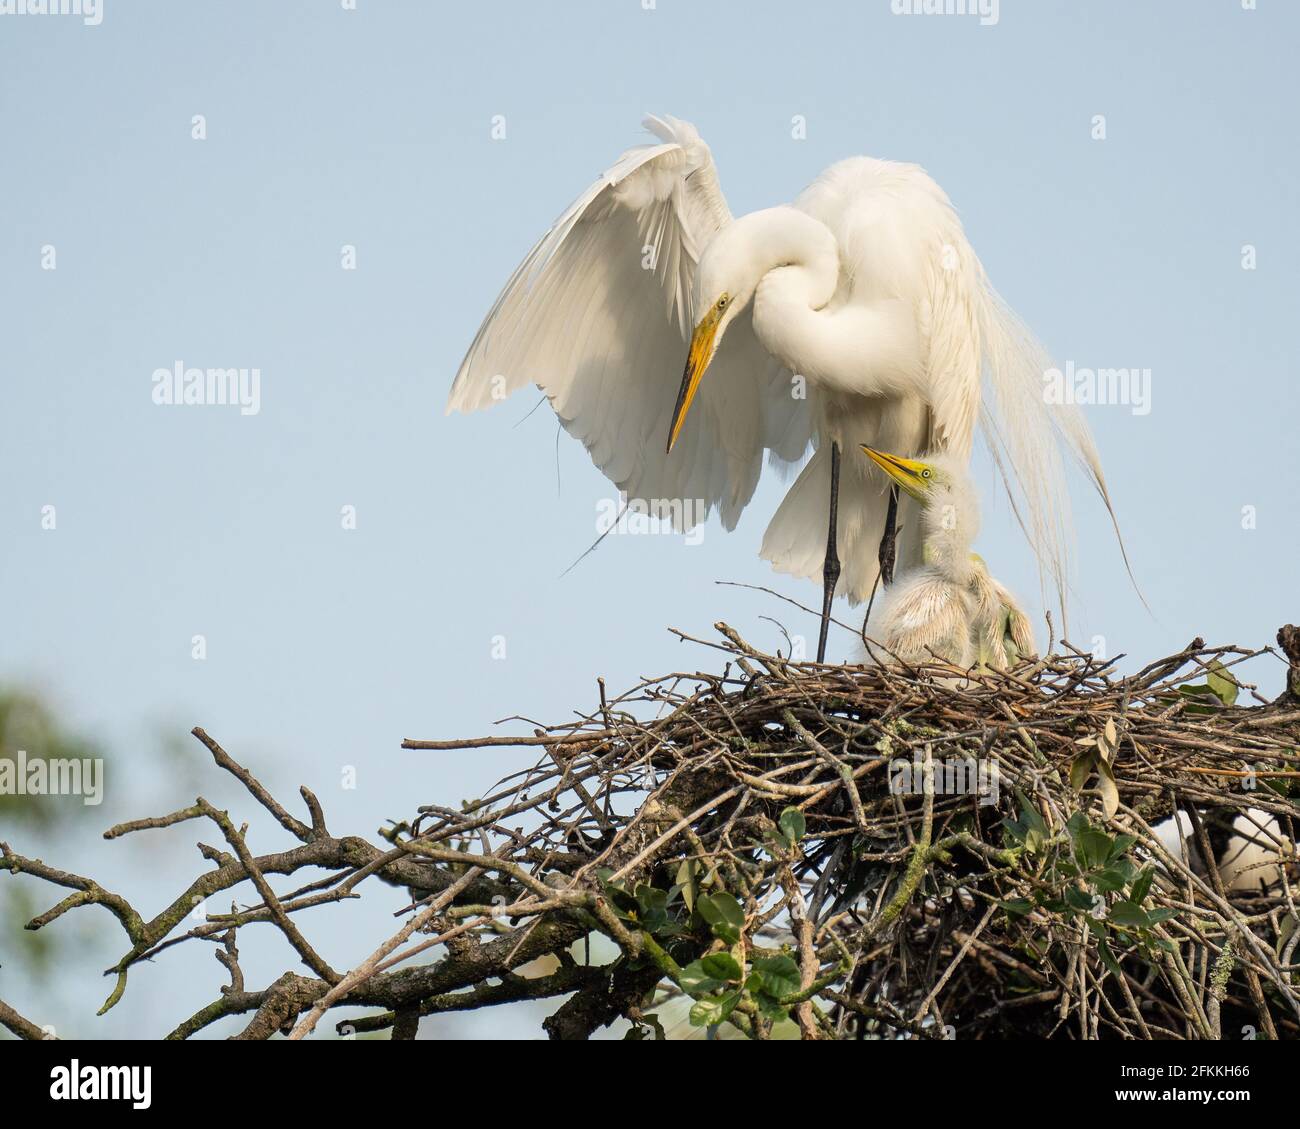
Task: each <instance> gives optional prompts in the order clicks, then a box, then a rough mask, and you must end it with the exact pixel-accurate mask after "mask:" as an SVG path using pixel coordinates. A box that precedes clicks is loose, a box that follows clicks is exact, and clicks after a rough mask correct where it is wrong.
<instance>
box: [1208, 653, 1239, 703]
mask: <svg viewBox="0 0 1300 1129" xmlns="http://www.w3.org/2000/svg"><path fill="white" fill-rule="evenodd" d="M1205 684H1206V685H1207V686H1208V687H1209V688H1210V689H1211V690H1212V691H1213V692H1214V696H1215V697H1216V698H1218V699H1219V701H1221V702H1222V703H1223V704H1224V705H1225V706H1230V705H1232V704H1233V703H1234V702H1235V701H1236V700H1237V695H1238V693H1240V692H1241V687H1240V686H1239V685H1237V680H1236V679H1235V678H1233V677H1232V675H1231V674H1230V673H1229V671H1228V668H1227V667H1226V666H1224V665H1223V663H1221V662H1220V661H1219V660H1218V659H1214V660H1212V661H1211V663H1210V666H1209V672H1208V673H1207V674H1206V676H1205Z"/></svg>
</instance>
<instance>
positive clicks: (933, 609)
mask: <svg viewBox="0 0 1300 1129" xmlns="http://www.w3.org/2000/svg"><path fill="white" fill-rule="evenodd" d="M862 450H863V451H865V452H866V454H867V457H868V458H870V459H871V460H872V461H873V462H874V463H875V464H876V465H877V466H878V467H880V469H881V470H883V471H884V472H885V474H887V475H888V476H889V478H890V479H892V480H893V481H894V482H896V483H898V485H899V487H901V488H902V490H903V491H904V492H905V493H906V494H907V495H908V496H909V497H912V498H914V499H916V501H917V502H918V503H919V504H920V510H921V520H920V524H921V533H920V540H921V559H922V563H921V564H920V565H918V566H916V567H915V568H912V569H910V570H909V571H908V572H907V573H905V574H904V575H903V576H901V577H899V578H898V580H896V581H895V582H894V584H893V585H892V586H891V587H889V588H886V589H885V593H884V598H883V599H882V600H881V602H880V605H879V609H878V611H876V612H873V614H872V616H871V619H870V620H869V621H868V623H867V629H866V633H867V636H868V637H869V638H871V639H873V640H875V641H876V642H878V643H880V644H881V646H882V647H884V648H885V649H886V650H887V651H888V652H889V653H890V655H892V656H893V657H895V658H897V659H899V660H900V661H902V662H905V663H925V662H934V661H936V660H937V661H941V662H946V663H951V664H952V665H953V666H958V667H963V668H965V667H969V666H972V665H974V663H975V661H976V659H977V658H978V657H979V655H978V651H977V648H976V643H975V632H976V626H977V623H979V622H980V620H979V617H980V615H981V600H980V599H979V598H978V597H977V591H981V590H982V591H983V594H984V596H985V599H986V600H991V599H993V598H994V597H993V596H992V589H991V587H989V586H988V585H987V584H982V583H981V582H980V574H981V572H982V574H983V576H984V578H986V579H991V578H989V577H988V569H987V568H984V566H983V561H980V560H979V558H978V557H976V556H975V555H974V554H973V553H972V552H971V548H970V547H971V542H972V541H974V540H975V535H976V533H978V532H979V506H978V504H977V503H976V500H975V492H974V490H973V489H972V488H971V485H970V481H969V480H968V479H967V477H966V475H965V474H964V473H963V472H962V470H961V467H960V465H959V464H958V463H957V462H956V461H955V460H952V459H948V458H945V457H944V456H935V457H933V461H931V462H920V461H919V460H917V459H905V458H903V457H902V456H900V455H890V454H886V453H885V452H883V451H877V450H875V448H873V447H868V446H866V445H863V447H862ZM977 562H978V563H977ZM984 614H985V615H987V616H988V618H989V620H990V622H991V621H992V619H993V617H994V615H995V612H994V610H993V609H992V607H990V608H989V609H988V610H987V611H986V612H985V613H984ZM987 633H988V632H986V634H987Z"/></svg>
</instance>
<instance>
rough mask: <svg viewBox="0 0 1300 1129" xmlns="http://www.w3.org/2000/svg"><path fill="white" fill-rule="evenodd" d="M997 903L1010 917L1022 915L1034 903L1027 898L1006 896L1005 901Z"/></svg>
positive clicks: (1028, 910)
mask: <svg viewBox="0 0 1300 1129" xmlns="http://www.w3.org/2000/svg"><path fill="white" fill-rule="evenodd" d="M998 904H999V905H1000V906H1001V908H1002V909H1004V910H1006V911H1007V913H1009V914H1011V916H1012V917H1024V916H1025V914H1027V913H1029V912H1030V910H1032V909H1033V908H1034V903H1033V902H1031V901H1030V900H1029V899H1028V898H1008V899H1007V900H1006V901H1005V902H999V903H998Z"/></svg>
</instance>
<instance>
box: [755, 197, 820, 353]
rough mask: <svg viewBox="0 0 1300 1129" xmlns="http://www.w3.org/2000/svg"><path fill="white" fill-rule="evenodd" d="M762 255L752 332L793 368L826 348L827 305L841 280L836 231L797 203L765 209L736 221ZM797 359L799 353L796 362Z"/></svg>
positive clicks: (759, 261) (770, 351)
mask: <svg viewBox="0 0 1300 1129" xmlns="http://www.w3.org/2000/svg"><path fill="white" fill-rule="evenodd" d="M736 223H737V225H743V226H744V228H745V229H746V234H747V236H748V237H749V246H751V247H753V248H755V253H756V254H757V255H758V256H759V258H758V261H757V262H756V263H755V266H756V267H757V268H758V269H757V273H758V274H759V275H760V276H761V277H760V279H759V283H758V286H757V288H756V289H755V291H754V332H755V333H756V334H757V335H758V339H759V341H760V342H761V343H762V345H763V347H764V348H765V349H767V351H768V352H769V353H771V354H772V355H773V356H775V357H777V358H779V359H780V360H781V361H782V362H784V363H785V364H786V365H787V366H788V367H790V368H792V369H794V370H795V371H800V370H801V369H806V368H807V367H808V366H809V362H810V361H814V362H815V360H816V358H817V356H818V355H819V354H820V353H821V352H822V350H823V349H824V348H825V337H824V329H823V324H824V322H825V320H826V318H825V314H824V312H823V311H824V310H825V307H826V306H827V304H828V303H829V302H830V300H831V299H832V298H833V297H834V296H835V291H836V288H837V287H838V286H839V279H840V255H839V248H838V246H837V244H836V242H835V236H833V235H832V234H831V232H830V229H829V228H827V227H826V225H825V224H823V223H821V222H820V221H818V220H815V219H813V217H812V216H810V215H808V214H807V213H806V212H801V211H800V210H799V209H798V208H791V207H780V208H767V209H766V210H764V211H761V212H753V213H751V214H750V215H747V216H742V217H741V218H740V219H739V220H737V221H736ZM795 358H798V360H797V362H796V360H795Z"/></svg>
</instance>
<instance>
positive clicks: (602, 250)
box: [447, 117, 812, 528]
mask: <svg viewBox="0 0 1300 1129" xmlns="http://www.w3.org/2000/svg"><path fill="white" fill-rule="evenodd" d="M645 124H646V126H647V127H648V128H649V129H650V130H651V132H652V133H654V134H655V135H656V137H657V139H658V141H657V143H654V144H649V145H644V146H640V147H638V148H635V149H631V150H629V151H628V152H627V153H625V154H623V156H622V157H620V158H619V160H618V161H617V162H616V163H615V164H614V166H613V167H612V168H611V169H610V170H609V171H608V172H606V173H605V174H604V175H603V176H601V177H600V179H599V180H597V181H596V183H595V184H593V185H592V186H591V187H590V188H588V189H587V191H586V192H584V193H583V194H582V195H581V196H579V197H578V199H577V200H575V201H574V202H573V204H571V205H570V206H569V207H568V208H567V209H566V210H565V211H564V213H563V214H562V215H561V216H560V217H559V218H558V219H557V220H556V221H555V223H554V224H553V225H552V226H551V228H550V230H549V231H548V232H547V233H546V234H545V235H544V236H543V237H542V238H541V239H540V240H539V241H538V242H537V244H536V245H535V246H534V247H533V248H532V250H531V251H530V252H529V253H528V255H527V256H526V257H525V258H524V261H523V262H522V263H521V264H520V265H519V267H518V268H517V269H516V270H515V271H514V273H513V274H512V275H511V277H510V280H509V281H508V282H507V283H506V286H505V288H504V289H503V290H502V292H501V294H500V296H499V297H498V298H497V300H496V301H495V303H494V304H493V306H492V308H491V310H490V311H489V313H488V315H487V317H486V318H485V319H484V322H483V324H482V326H481V327H480V328H479V331H478V333H477V334H476V335H475V338H474V341H473V343H472V344H471V345H470V348H469V351H468V352H467V353H466V356H465V359H464V361H463V362H462V364H461V367H460V371H459V372H458V373H457V375H456V379H455V381H454V382H453V384H452V388H451V393H450V396H449V398H448V403H447V410H448V412H451V411H474V410H477V409H480V408H485V407H489V406H491V404H493V403H494V402H497V401H499V400H503V399H505V398H506V397H507V396H508V395H509V394H511V393H512V392H514V391H516V390H518V389H519V388H521V387H523V386H524V385H525V384H528V383H534V384H537V385H538V386H540V387H541V388H542V390H543V391H544V392H545V393H546V395H547V397H548V398H549V400H550V402H551V405H552V407H553V408H554V409H555V412H556V414H557V415H558V416H559V418H560V421H561V422H562V423H563V425H564V427H565V428H566V429H567V430H568V431H569V432H570V433H571V434H573V435H574V436H576V437H577V438H578V439H580V440H581V441H582V442H583V444H584V445H585V446H586V448H587V450H588V452H589V453H590V455H591V458H592V461H593V462H594V463H595V464H596V466H598V467H599V468H600V469H601V470H602V471H603V472H604V473H605V474H606V476H607V477H608V478H609V479H610V480H611V481H612V482H614V483H615V485H616V486H617V487H618V488H619V489H620V490H625V491H626V492H627V494H628V496H629V497H631V498H640V499H644V500H646V501H650V500H652V499H664V500H670V501H671V500H678V499H680V500H690V501H691V502H692V503H693V504H692V505H691V506H688V507H683V508H678V509H677V510H675V511H674V512H673V516H674V518H675V519H676V518H677V517H678V515H680V517H681V520H680V521H679V522H678V524H680V525H682V526H685V527H689V526H691V525H694V524H695V523H696V522H698V521H701V520H703V519H704V518H705V517H706V516H708V514H709V513H710V512H711V511H712V510H713V509H715V508H716V509H718V510H719V511H720V514H721V517H722V520H723V522H724V524H725V525H726V526H727V527H728V528H731V527H732V526H734V525H735V523H736V520H737V519H738V517H739V515H740V511H741V510H742V509H743V508H744V506H745V505H746V503H748V501H749V499H750V498H751V497H752V496H753V492H754V488H755V486H756V485H757V482H758V478H759V474H760V473H761V470H762V456H763V453H764V451H765V450H770V451H771V453H772V457H773V459H774V460H776V461H778V462H781V461H784V462H793V461H796V460H797V459H799V458H800V457H801V456H802V455H803V454H804V452H805V451H806V449H807V447H808V444H809V442H810V439H811V434H812V420H811V416H810V413H809V411H808V407H807V402H806V401H804V400H796V399H794V398H793V397H792V396H791V395H790V374H789V373H788V372H787V371H786V370H785V369H784V368H782V366H781V365H780V364H779V363H778V362H776V361H775V360H774V359H773V358H772V357H770V356H769V355H768V354H767V353H766V351H764V350H763V348H762V346H761V345H759V343H758V340H757V338H756V337H755V336H754V333H753V328H752V324H751V323H750V322H749V320H748V319H747V318H745V319H738V320H737V322H736V324H735V325H733V327H732V329H731V331H730V332H729V333H728V335H727V337H726V339H725V340H724V341H723V343H722V345H721V347H720V348H719V350H718V355H717V356H716V357H715V359H714V361H713V364H712V365H711V366H710V370H709V379H708V380H707V381H705V382H704V383H703V384H702V385H701V388H700V392H699V395H698V397H697V399H696V404H695V407H694V408H693V410H692V413H691V427H690V428H688V429H687V431H686V432H685V434H684V435H683V437H682V438H683V440H685V442H683V443H680V444H679V445H678V447H677V448H676V449H675V450H674V453H673V456H672V457H671V458H669V457H668V456H667V455H666V453H665V451H664V448H665V446H666V443H667V437H668V427H669V423H670V419H671V415H672V408H673V404H674V402H675V399H676V395H677V387H678V384H679V382H680V374H681V367H682V363H683V361H684V359H685V342H686V340H687V338H688V336H689V333H690V329H691V326H692V325H693V324H694V321H693V316H692V311H691V309H690V303H691V294H692V287H693V284H694V275H695V269H696V265H697V264H698V262H699V257H700V253H701V252H702V250H703V248H704V247H705V246H707V245H708V243H709V241H710V240H711V239H712V238H713V237H714V235H716V234H717V232H718V231H719V230H720V229H721V228H722V227H723V226H725V225H726V224H729V223H731V222H732V217H731V211H730V209H729V208H728V207H727V203H726V199H725V198H724V196H723V195H722V191H721V188H720V186H719V183H718V177H717V171H716V169H715V167H714V164H713V158H712V156H711V155H710V153H709V149H708V146H707V145H705V144H704V141H703V140H702V139H701V138H700V135H699V133H698V132H697V131H696V130H695V128H694V127H693V126H691V125H689V124H688V123H686V122H681V121H678V120H677V119H675V118H668V117H664V118H655V117H652V118H648V119H647V120H646V123H645Z"/></svg>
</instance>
